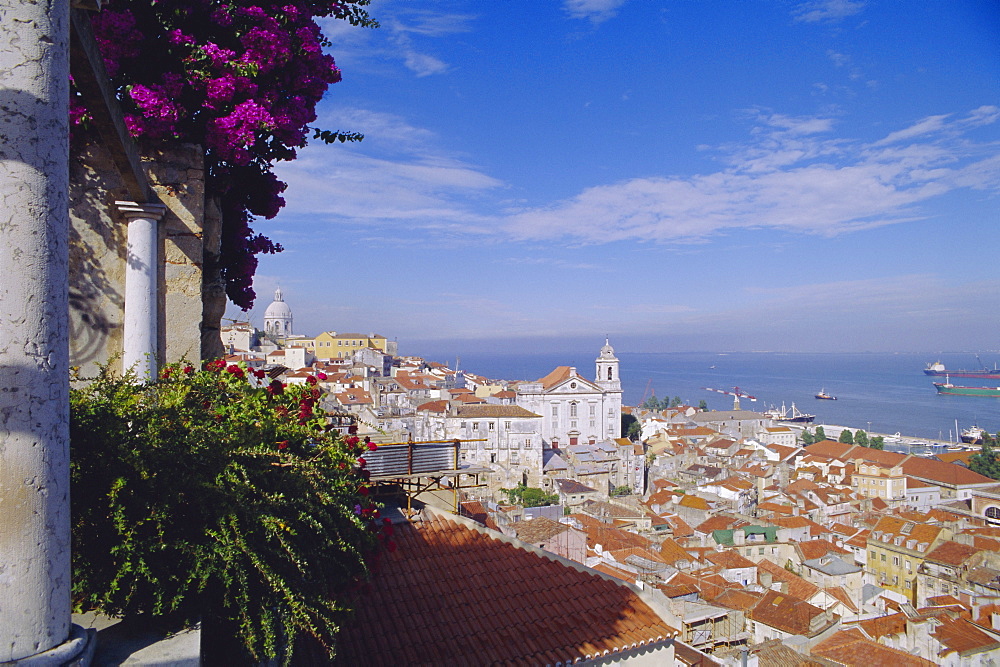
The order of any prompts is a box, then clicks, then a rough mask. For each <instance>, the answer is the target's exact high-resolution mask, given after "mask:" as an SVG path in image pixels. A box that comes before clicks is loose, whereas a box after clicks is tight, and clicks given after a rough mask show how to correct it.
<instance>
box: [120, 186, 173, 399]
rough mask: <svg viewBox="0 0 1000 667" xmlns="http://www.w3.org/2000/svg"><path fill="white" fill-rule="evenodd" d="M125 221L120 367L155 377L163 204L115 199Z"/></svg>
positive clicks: (141, 377) (141, 378) (141, 375)
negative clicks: (125, 240) (159, 225)
mask: <svg viewBox="0 0 1000 667" xmlns="http://www.w3.org/2000/svg"><path fill="white" fill-rule="evenodd" d="M115 206H117V207H118V210H119V211H120V212H121V213H122V215H124V216H125V218H126V219H127V220H128V250H127V252H126V255H125V323H124V349H123V351H122V369H123V370H126V371H127V370H128V369H133V370H134V371H135V374H136V376H137V377H138V379H139V380H144V379H152V378H154V377H156V369H157V362H158V359H157V356H158V353H157V345H156V342H157V316H156V314H157V312H158V311H159V308H160V305H159V297H158V287H157V286H158V284H159V267H160V263H159V260H158V257H159V252H157V251H158V248H159V243H160V237H159V228H158V225H157V223H158V222H159V220H160V219H161V218H162V217H163V214H164V213H165V212H166V207H165V206H164V205H163V204H137V203H135V202H129V201H116V202H115Z"/></svg>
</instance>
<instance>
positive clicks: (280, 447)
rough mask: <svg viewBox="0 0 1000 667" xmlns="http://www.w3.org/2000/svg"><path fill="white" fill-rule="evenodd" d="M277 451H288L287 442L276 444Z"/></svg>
mask: <svg viewBox="0 0 1000 667" xmlns="http://www.w3.org/2000/svg"><path fill="white" fill-rule="evenodd" d="M278 449H288V441H287V440H282V441H281V442H279V443H278Z"/></svg>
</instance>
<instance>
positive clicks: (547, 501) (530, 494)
mask: <svg viewBox="0 0 1000 667" xmlns="http://www.w3.org/2000/svg"><path fill="white" fill-rule="evenodd" d="M500 493H502V494H504V495H505V496H507V501H508V502H510V503H511V504H512V505H520V506H521V507H543V506H545V505H555V504H556V503H558V502H559V496H558V494H555V493H546V492H545V491H544V490H542V489H539V488H537V487H534V486H525V485H524V484H518V485H517V486H515V487H514V488H513V489H500Z"/></svg>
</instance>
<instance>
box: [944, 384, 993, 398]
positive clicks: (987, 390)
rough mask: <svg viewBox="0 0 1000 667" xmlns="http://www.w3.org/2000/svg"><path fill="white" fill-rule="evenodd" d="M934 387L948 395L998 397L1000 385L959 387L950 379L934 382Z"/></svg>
mask: <svg viewBox="0 0 1000 667" xmlns="http://www.w3.org/2000/svg"><path fill="white" fill-rule="evenodd" d="M934 388H935V389H937V392H938V393H939V394H948V395H950V396H992V397H995V398H1000V387H961V386H958V385H954V384H952V383H951V382H950V381H948V380H946V381H945V382H935V383H934Z"/></svg>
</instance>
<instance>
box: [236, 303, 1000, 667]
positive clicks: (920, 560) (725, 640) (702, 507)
mask: <svg viewBox="0 0 1000 667" xmlns="http://www.w3.org/2000/svg"><path fill="white" fill-rule="evenodd" d="M223 342H224V344H225V345H226V346H227V350H228V356H227V358H226V359H227V362H230V363H245V364H247V365H248V366H249V367H251V368H254V369H262V370H263V371H265V372H266V373H267V375H268V378H269V379H279V380H281V381H283V382H286V383H303V382H306V381H307V378H310V377H313V378H317V380H315V381H316V382H317V386H318V387H319V388H320V389H321V391H322V396H323V403H322V405H323V406H324V407H325V408H326V410H327V411H328V413H329V414H331V415H336V416H339V417H340V418H342V419H347V420H348V421H349V422H350V423H352V424H353V426H352V430H354V429H356V432H357V434H358V435H359V436H362V437H365V438H366V439H367V440H369V441H371V442H373V443H383V444H385V445H388V444H390V443H409V444H410V445H413V444H414V443H417V444H419V443H454V444H455V446H456V447H457V459H456V463H457V465H456V466H455V468H456V470H455V471H452V472H451V473H449V474H442V475H441V477H443V478H444V479H443V480H442V479H438V480H437V481H438V482H439V483H438V484H437V485H436V486H434V485H426V486H425V487H423V490H426V491H427V492H426V493H423V494H422V495H421V494H420V490H419V489H418V491H417V494H416V496H417V497H416V503H414V502H413V499H412V498H411V502H410V504H409V506H408V507H407V508H406V511H407V512H409V513H410V514H411V515H416V516H412V518H414V519H415V520H416V521H415V522H414V523H412V524H410V525H419V523H418V522H419V521H421V520H423V521H425V522H427V524H426V525H427V526H428V527H430V526H434V527H435V531H436V532H430V533H427V534H424V535H423V537H424V538H426V537H427V536H428V535H431V534H438V533H439V532H440V534H442V535H444V536H446V537H444V538H442V539H448V540H453V539H455V537H454V535H451V533H456V534H461V535H466V534H467V533H468V531H474V532H476V534H477V535H481V534H486V535H490V536H492V537H493V538H494V539H495V540H496V541H497V542H496V544H497V545H501V544H502V545H507V546H510V545H514V546H516V547H517V549H519V550H521V551H524V550H527V552H528V554H536V555H537V554H544V556H545V558H548V559H550V560H551V559H555V560H556V561H557V562H561V563H564V564H566V565H568V566H572V564H578V566H585V567H586V568H587V570H588V571H591V572H596V573H599V574H600V575H601V576H602V577H604V578H605V579H611V580H617V581H619V582H624V583H625V584H627V585H628V586H629V587H630V590H633V591H638V592H641V595H642V597H643V600H645V601H646V603H648V604H649V605H650V608H651V609H653V610H654V612H655V614H656V616H657V623H662V624H663V625H665V627H667V628H669V629H670V632H671V633H672V637H673V638H674V640H675V641H674V644H673V646H674V648H673V649H672V650H673V651H674V659H675V660H676V661H677V664H724V665H737V664H760V665H765V664H807V663H808V664H817V663H818V664H838V665H852V664H862V663H864V664H893V665H929V664H940V665H992V664H996V661H997V660H1000V484H998V482H997V481H996V480H993V479H990V478H988V477H984V476H982V475H980V474H978V473H975V472H973V471H972V470H970V469H969V468H968V467H966V466H965V465H964V464H963V462H962V460H961V459H957V460H956V462H946V461H943V460H940V459H938V458H928V457H920V456H912V455H908V454H902V453H896V452H891V451H882V450H878V449H874V448H868V447H863V446H859V445H853V444H846V443H842V442H834V441H831V440H821V441H819V442H815V443H812V444H809V445H806V446H803V445H802V444H801V439H800V434H801V432H800V431H799V430H797V429H795V428H793V427H791V426H789V425H787V424H782V423H780V422H777V421H775V420H774V418H773V415H768V414H764V413H756V412H752V411H749V410H738V409H737V410H729V411H706V410H703V409H698V408H694V407H691V406H683V405H681V406H676V407H673V408H668V409H664V410H659V411H650V410H644V409H641V408H634V407H628V406H623V405H622V402H621V396H622V390H621V384H620V380H619V360H618V359H617V357H616V356H615V352H614V348H613V346H612V345H611V343H610V341H605V344H604V346H603V347H601V348H600V350H598V351H597V354H596V358H595V366H594V368H593V369H592V372H588V371H590V369H587V371H585V370H583V369H577V368H573V367H569V366H562V367H557V368H555V369H553V370H552V371H551V372H550V373H548V374H547V375H545V376H544V377H542V378H539V379H534V380H498V379H488V378H485V377H482V376H479V375H476V374H475V373H473V372H469V371H462V370H459V369H453V368H449V367H448V366H447V365H445V364H441V363H437V362H432V361H427V360H424V359H421V358H418V357H411V356H398V355H397V347H396V344H395V343H394V342H392V341H389V340H387V339H386V338H385V337H384V336H381V335H376V334H372V333H368V334H360V333H340V332H335V331H327V332H324V333H322V334H320V335H318V336H316V337H314V338H309V337H305V336H299V335H295V334H294V333H292V314H291V310H290V308H289V307H288V305H287V304H286V303H285V302H284V301H283V298H282V294H281V292H280V290H278V291H277V292H276V294H275V300H274V302H273V303H272V304H271V306H270V307H269V308H268V309H267V313H266V315H265V325H264V330H263V331H257V330H256V329H254V328H253V327H251V326H250V325H249V324H241V323H237V324H234V325H233V326H231V327H227V328H224V329H223ZM623 417H624V421H627V422H630V423H631V422H633V421H634V422H635V423H637V424H638V425H639V428H638V429H636V430H635V431H636V432H638V433H641V435H636V436H635V439H634V440H633V439H629V438H627V437H623V433H622V423H623ZM411 457H412V454H411ZM952 458H953V457H952ZM462 471H464V472H466V473H467V477H469V478H474V483H471V484H462V483H461V482H460V481H459V480H461V478H462V476H461V474H460V473H461V472H462ZM373 475H376V476H375V477H373V480H375V479H376V478H377V473H376V472H375V471H374V470H373ZM449 475H450V476H449ZM400 481H401V480H390V479H386V480H385V482H386V483H387V484H390V483H399V482H400ZM432 486H433V488H432ZM435 489H436V491H437V493H435ZM516 489H522V490H524V489H537V490H539V495H540V496H541V497H542V498H544V499H545V501H544V502H542V503H516V502H514V499H516V497H517V496H516V494H514V493H513V491H515V490H516ZM442 492H444V493H442ZM411 495H413V494H412V493H411ZM451 496H454V503H453V505H452V506H451V507H448V503H447V502H444V503H442V502H440V500H441V498H442V497H443V498H446V499H447V498H449V497H451ZM529 505H540V506H529ZM421 515H422V516H421ZM456 515H457V516H456ZM463 539H471V538H468V536H467V535H466V537H464V538H463ZM403 544H404V548H405V545H406V541H405V540H404V541H403ZM497 548H499V547H497ZM489 557H490V556H489V555H488V554H486V555H483V558H489ZM519 557H527V554H521V555H520V556H519ZM399 563H400V567H404V568H405V567H407V566H409V565H412V561H410V560H409V557H407V556H405V555H404V556H402V557H401V558H400V559H399ZM470 567H471V566H470ZM477 567H482V563H480V564H479V565H478V566H477ZM400 576H402V575H400ZM536 584H540V582H536ZM404 588H405V587H404ZM392 594H393V595H394V596H395V598H396V603H397V604H398V603H399V599H398V597H399V596H400V595H404V596H405V592H404V591H403V589H401V588H399V587H396V588H394V589H393V593H392ZM373 604H374V603H373ZM636 604H639V603H638V602H636ZM361 613H364V612H363V610H362V612H361ZM346 633H347V635H346V636H347V637H348V639H347V640H345V641H347V642H348V644H351V642H353V641H361V640H360V639H358V638H357V637H354V639H350V637H353V636H354V635H352V631H351V630H350V629H348V630H346ZM658 636H659V635H658ZM682 647H684V648H683V649H682ZM358 650H363V649H362V647H361V645H359V647H358ZM685 651H687V652H688V653H684V652H685ZM685 655H686V657H685ZM865 661H867V662H865Z"/></svg>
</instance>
